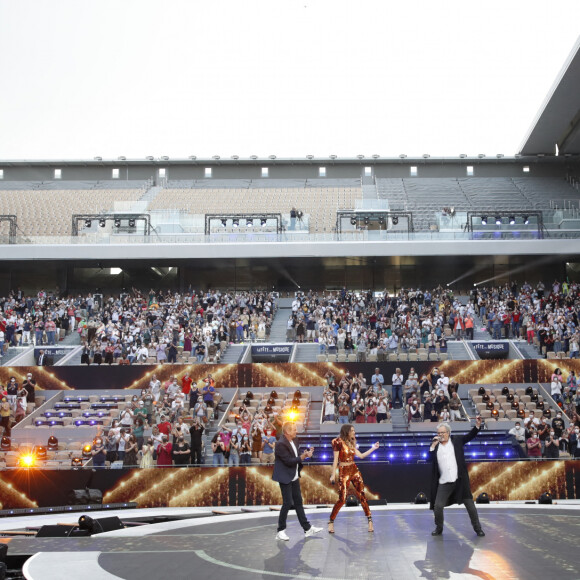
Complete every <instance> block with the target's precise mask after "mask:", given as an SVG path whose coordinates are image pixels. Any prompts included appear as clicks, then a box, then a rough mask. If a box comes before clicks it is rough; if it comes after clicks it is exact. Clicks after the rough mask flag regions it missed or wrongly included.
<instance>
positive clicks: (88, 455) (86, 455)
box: [83, 443, 93, 459]
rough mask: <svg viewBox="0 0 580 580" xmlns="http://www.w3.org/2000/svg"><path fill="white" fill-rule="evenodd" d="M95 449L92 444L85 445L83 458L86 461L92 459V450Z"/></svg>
mask: <svg viewBox="0 0 580 580" xmlns="http://www.w3.org/2000/svg"><path fill="white" fill-rule="evenodd" d="M92 449H93V446H92V445H91V444H90V443H85V444H84V445H83V458H84V459H90V458H91V456H92V454H91V450H92Z"/></svg>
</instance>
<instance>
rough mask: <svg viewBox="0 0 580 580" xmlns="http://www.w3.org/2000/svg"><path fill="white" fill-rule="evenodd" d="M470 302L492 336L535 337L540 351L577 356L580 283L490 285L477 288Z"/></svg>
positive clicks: (578, 350)
mask: <svg viewBox="0 0 580 580" xmlns="http://www.w3.org/2000/svg"><path fill="white" fill-rule="evenodd" d="M471 298H472V300H471V303H472V304H473V306H474V308H477V312H478V314H479V317H480V319H481V320H482V321H483V323H484V324H485V327H486V328H487V330H488V332H489V333H490V335H491V336H492V338H494V339H501V338H515V339H523V340H527V342H528V343H529V344H532V343H534V340H537V343H538V346H539V347H540V349H541V351H542V352H543V353H548V352H554V353H559V352H561V353H566V354H567V355H569V356H570V357H571V358H578V356H579V355H580V346H579V345H580V333H579V331H578V313H579V311H580V285H579V284H578V283H576V282H568V281H567V280H565V281H558V280H554V282H553V283H552V284H551V285H549V286H546V285H545V284H544V283H543V282H539V283H537V284H536V285H535V286H532V285H531V284H530V283H528V282H527V281H525V282H524V283H523V284H522V285H521V286H519V285H518V284H516V283H512V284H507V283H506V284H505V285H503V286H496V287H490V288H480V287H477V288H475V289H474V290H473V291H472V295H471Z"/></svg>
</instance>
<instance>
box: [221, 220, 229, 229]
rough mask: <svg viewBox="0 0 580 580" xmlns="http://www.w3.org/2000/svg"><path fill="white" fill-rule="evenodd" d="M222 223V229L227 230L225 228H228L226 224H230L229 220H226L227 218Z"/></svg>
mask: <svg viewBox="0 0 580 580" xmlns="http://www.w3.org/2000/svg"><path fill="white" fill-rule="evenodd" d="M221 222H222V227H224V228H225V227H226V224H227V223H228V220H227V219H225V218H223V219H222V220H221Z"/></svg>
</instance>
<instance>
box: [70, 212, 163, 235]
mask: <svg viewBox="0 0 580 580" xmlns="http://www.w3.org/2000/svg"><path fill="white" fill-rule="evenodd" d="M93 222H95V223H97V224H98V225H99V227H101V228H104V227H105V226H106V225H107V222H113V225H114V226H115V227H116V228H122V227H128V228H135V227H136V226H137V224H138V223H139V222H143V224H144V235H146V236H149V235H150V234H151V229H152V228H151V218H150V216H149V214H146V213H116V214H115V213H107V214H84V213H83V214H73V216H72V235H73V236H78V235H79V231H80V230H81V229H82V228H83V227H91V225H92V223H93ZM79 224H80V227H79Z"/></svg>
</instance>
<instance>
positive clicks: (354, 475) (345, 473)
mask: <svg viewBox="0 0 580 580" xmlns="http://www.w3.org/2000/svg"><path fill="white" fill-rule="evenodd" d="M355 437H356V433H355V430H354V427H353V426H352V425H350V424H348V423H347V424H346V425H343V426H342V428H341V429H340V435H339V436H338V437H337V438H336V439H333V440H332V449H333V450H334V463H333V465H332V475H331V476H330V483H331V484H332V485H334V481H335V474H336V468H337V467H338V501H337V502H336V503H335V504H334V507H333V508H332V513H331V514H330V521H329V522H328V531H329V532H330V533H331V534H334V520H335V519H336V516H337V515H338V512H339V511H340V508H341V507H342V506H343V505H344V503H345V501H346V490H347V489H348V484H349V483H352V486H353V487H354V492H355V494H356V496H357V497H358V499H359V501H360V503H361V505H362V508H363V510H364V512H365V515H366V516H367V518H368V521H369V532H374V531H375V530H374V528H373V518H372V517H371V510H370V509H369V504H368V502H367V498H366V496H365V484H364V482H363V478H362V476H361V474H360V471H359V470H358V467H357V466H356V463H355V462H354V458H355V456H356V457H360V458H361V459H364V458H365V457H367V456H368V455H370V454H371V453H372V452H373V451H375V450H376V449H378V448H379V444H378V443H375V444H374V445H373V446H372V447H371V448H370V449H369V450H368V451H366V452H365V453H361V452H360V451H359V450H358V449H357V448H356V439H355Z"/></svg>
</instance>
